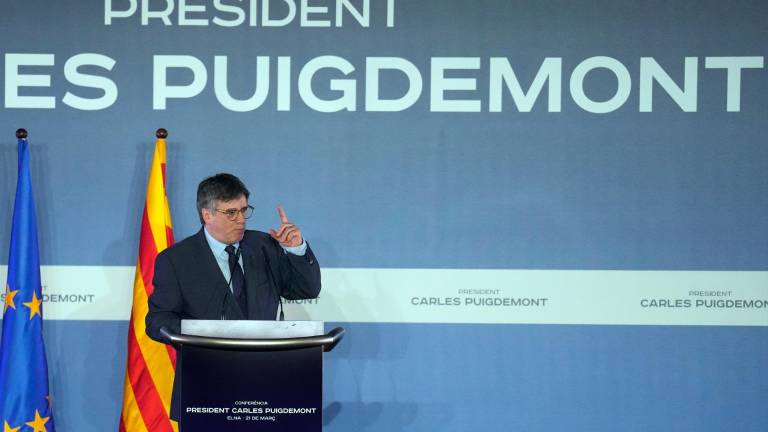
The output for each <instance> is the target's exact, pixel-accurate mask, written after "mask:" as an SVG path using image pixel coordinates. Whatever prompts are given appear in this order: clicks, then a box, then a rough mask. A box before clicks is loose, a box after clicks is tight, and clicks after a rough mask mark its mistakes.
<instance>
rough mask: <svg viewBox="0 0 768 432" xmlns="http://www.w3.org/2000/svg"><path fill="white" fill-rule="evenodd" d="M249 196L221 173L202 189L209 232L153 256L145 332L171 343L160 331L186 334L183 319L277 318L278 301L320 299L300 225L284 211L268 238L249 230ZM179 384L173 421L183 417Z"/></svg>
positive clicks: (317, 276) (316, 276) (199, 206)
mask: <svg viewBox="0 0 768 432" xmlns="http://www.w3.org/2000/svg"><path fill="white" fill-rule="evenodd" d="M249 195H250V193H249V192H248V189H247V188H246V187H245V185H244V184H243V183H242V182H241V181H240V179H238V178H237V177H235V176H233V175H231V174H217V175H215V176H212V177H209V178H207V179H205V180H203V181H202V182H201V183H200V185H199V186H198V188H197V211H198V215H199V216H200V222H201V223H202V224H203V227H202V228H201V229H200V231H198V232H197V234H195V235H193V236H191V237H187V238H186V239H184V240H182V241H180V242H178V243H176V244H175V245H173V246H171V247H169V248H168V249H166V250H164V251H162V252H161V253H160V254H159V255H158V256H157V258H156V259H155V273H154V278H153V280H152V284H153V285H154V291H153V292H152V295H150V297H149V312H148V313H147V317H146V327H147V334H148V335H149V336H150V337H151V338H152V339H154V340H156V341H159V342H166V341H165V340H164V338H163V337H162V335H161V334H160V329H161V328H162V327H167V328H168V330H170V331H171V332H174V333H180V332H181V320H182V319H214V320H217V319H233V320H238V319H254V320H273V319H275V317H276V315H277V306H278V303H279V301H280V297H284V298H286V299H306V298H315V297H317V296H318V294H319V293H320V267H319V265H318V263H317V260H316V259H315V256H314V254H313V253H312V250H311V249H310V248H309V246H308V245H307V243H306V242H305V241H304V238H303V236H302V234H301V231H300V230H299V228H298V227H296V225H294V224H292V223H290V222H289V221H288V217H287V216H286V214H285V212H284V211H283V209H282V208H278V213H279V215H280V222H281V224H280V226H279V227H278V228H277V229H276V230H274V229H271V230H269V234H267V233H264V232H260V231H251V230H246V229H245V221H246V219H248V218H249V217H250V216H251V214H252V213H253V207H251V206H250V205H248V197H249ZM178 384H179V383H178V380H174V391H173V398H172V399H173V401H172V403H171V405H172V408H171V418H174V419H177V418H178V416H179V414H180V413H179V411H178V410H179V409H180V402H181V401H180V399H179V394H178V391H177V390H178Z"/></svg>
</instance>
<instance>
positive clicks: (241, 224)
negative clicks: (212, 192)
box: [202, 195, 248, 244]
mask: <svg viewBox="0 0 768 432" xmlns="http://www.w3.org/2000/svg"><path fill="white" fill-rule="evenodd" d="M247 206H248V200H247V199H246V198H245V195H240V197H239V198H236V199H233V200H231V201H216V207H215V208H216V210H214V211H210V210H208V209H205V208H204V209H202V214H203V221H204V222H205V228H206V229H207V230H208V233H209V234H210V235H211V236H213V238H215V239H216V240H218V241H220V242H222V243H224V244H234V243H237V242H239V241H240V240H242V239H243V234H245V217H244V216H243V214H242V213H241V212H240V209H242V208H243V207H247ZM230 209H235V210H237V217H236V218H235V219H234V220H229V216H228V215H226V214H224V213H222V212H225V211H227V210H230Z"/></svg>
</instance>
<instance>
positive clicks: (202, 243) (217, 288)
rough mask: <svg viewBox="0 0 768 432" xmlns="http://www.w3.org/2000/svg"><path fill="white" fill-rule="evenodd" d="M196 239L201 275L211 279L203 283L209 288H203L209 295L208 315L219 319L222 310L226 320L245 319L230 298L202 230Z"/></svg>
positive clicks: (229, 292)
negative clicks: (199, 251) (199, 250)
mask: <svg viewBox="0 0 768 432" xmlns="http://www.w3.org/2000/svg"><path fill="white" fill-rule="evenodd" d="M197 238H198V247H199V248H200V249H201V253H200V254H199V255H198V256H199V257H200V259H199V264H200V268H202V269H203V271H202V274H205V275H211V277H208V278H206V282H205V283H206V284H207V285H209V286H206V287H204V288H205V289H206V290H207V291H208V292H209V294H210V296H209V297H208V298H209V301H208V305H209V306H208V310H209V312H210V315H211V316H215V317H216V319H219V318H220V316H221V313H222V308H223V309H224V315H225V318H226V319H235V320H240V319H245V316H244V315H243V313H242V312H241V311H240V308H239V307H238V306H237V303H236V302H235V300H234V297H233V296H232V292H231V291H230V289H229V285H227V280H226V279H225V278H224V274H223V273H222V272H221V269H220V268H219V264H218V263H217V262H216V257H214V256H213V252H212V251H211V247H210V246H209V245H208V240H206V239H205V233H204V232H203V228H201V229H200V231H199V232H198V234H197ZM213 275H215V276H213ZM246 280H247V278H246ZM249 309H250V307H249Z"/></svg>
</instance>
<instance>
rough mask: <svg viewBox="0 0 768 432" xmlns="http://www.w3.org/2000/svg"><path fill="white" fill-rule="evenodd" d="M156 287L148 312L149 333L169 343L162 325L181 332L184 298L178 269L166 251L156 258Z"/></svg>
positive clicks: (152, 336) (160, 340)
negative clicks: (164, 335)
mask: <svg viewBox="0 0 768 432" xmlns="http://www.w3.org/2000/svg"><path fill="white" fill-rule="evenodd" d="M152 285H153V286H154V289H153V291H152V295H150V296H149V312H147V318H146V325H147V335H149V337H150V338H152V339H154V340H156V341H158V342H163V343H167V341H166V340H165V339H164V338H163V336H162V335H161V334H160V329H161V328H162V327H167V328H168V330H170V331H172V332H174V333H180V332H181V313H182V307H183V300H182V296H181V289H180V286H179V281H178V278H177V276H176V269H175V268H174V266H173V262H172V261H171V259H170V258H169V257H168V254H166V253H160V254H159V255H158V256H157V258H156V259H155V276H154V278H153V279H152Z"/></svg>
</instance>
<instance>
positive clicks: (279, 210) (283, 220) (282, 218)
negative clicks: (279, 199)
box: [277, 206, 288, 224]
mask: <svg viewBox="0 0 768 432" xmlns="http://www.w3.org/2000/svg"><path fill="white" fill-rule="evenodd" d="M277 213H278V214H280V222H281V223H284V224H287V223H288V216H286V215H285V210H283V207H281V206H278V207H277Z"/></svg>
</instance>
